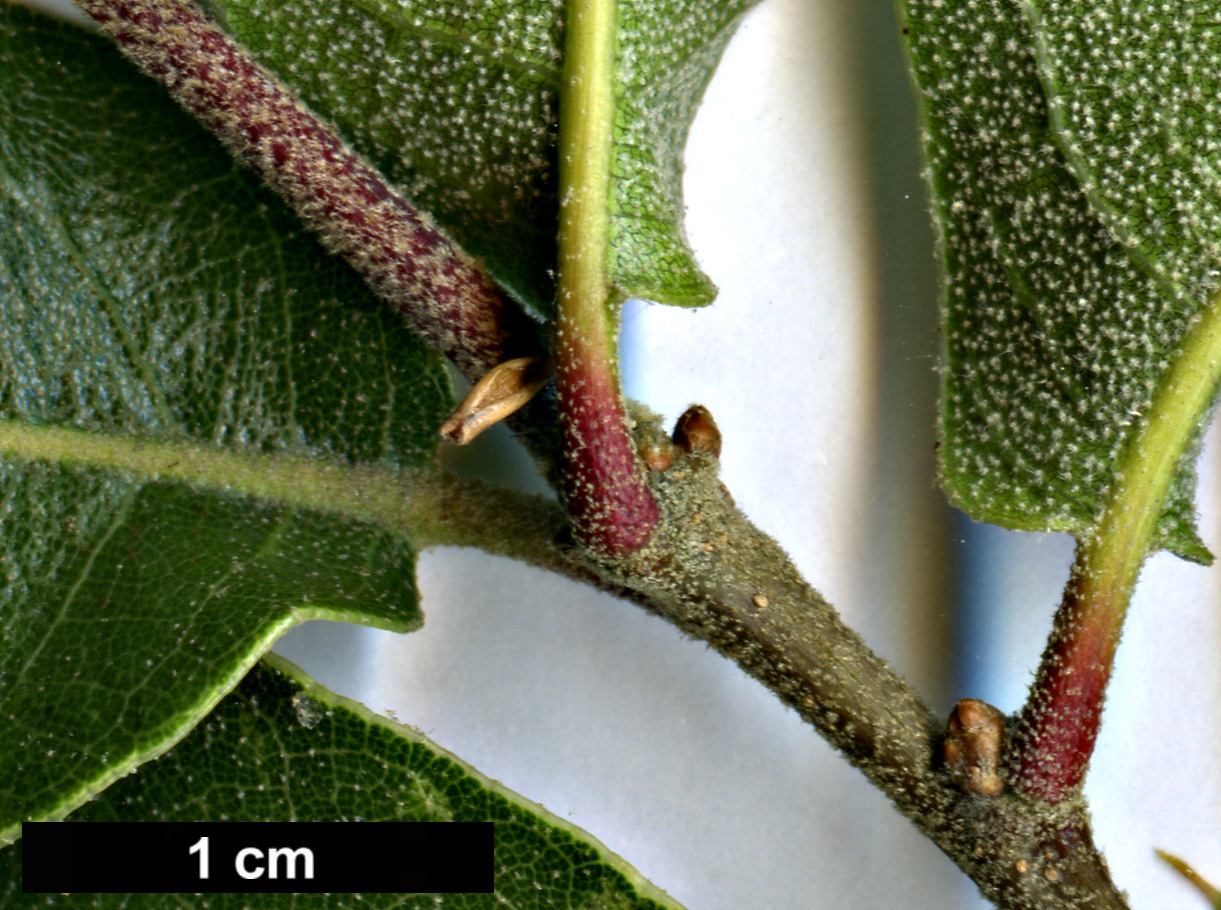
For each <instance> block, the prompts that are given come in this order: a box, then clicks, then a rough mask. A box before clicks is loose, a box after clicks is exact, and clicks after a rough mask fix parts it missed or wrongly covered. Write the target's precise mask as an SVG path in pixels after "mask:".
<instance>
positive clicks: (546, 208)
mask: <svg viewBox="0 0 1221 910" xmlns="http://www.w3.org/2000/svg"><path fill="white" fill-rule="evenodd" d="M755 2H756V0H637V2H632V3H624V4H622V5H621V7H620V11H619V16H620V37H619V67H618V71H617V81H618V85H617V90H618V93H619V109H618V115H617V119H616V124H615V164H614V175H615V179H614V182H613V187H612V198H611V199H610V200H609V205H610V210H611V215H612V244H611V246H612V248H611V279H612V281H613V282H614V284H615V285H616V286H617V288H618V290H619V291H620V292H622V293H623V294H624V295H626V296H632V297H644V298H646V299H650V300H655V301H658V302H661V303H672V304H679V305H683V306H698V305H702V304H705V303H709V302H710V301H711V300H712V299H713V297H714V296H715V293H716V289H715V288H714V287H713V285H712V284H711V283H710V282H709V280H708V279H707V278H706V277H705V276H704V274H703V273H702V272H701V271H700V270H699V268H698V266H696V264H695V261H694V257H693V255H692V253H691V251H690V249H689V247H688V245H687V238H686V233H685V230H684V228H683V215H684V209H683V204H682V150H683V146H684V144H685V142H686V138H687V131H688V128H689V126H690V124H691V120H692V118H693V117H694V115H695V108H696V106H697V104H698V102H699V99H700V97H701V96H702V95H703V91H704V87H705V86H706V85H707V83H708V80H709V79H710V78H711V76H712V72H713V69H714V68H715V67H716V64H717V61H718V60H719V59H720V55H721V52H722V50H723V49H724V47H725V44H726V43H727V42H728V40H729V37H730V35H731V34H732V33H733V31H734V29H735V27H736V26H737V23H738V21H739V20H740V19H741V17H742V15H743V14H744V13H745V12H746V10H747V9H749V8H750V7H751V6H752V5H753V4H754V3H755ZM211 5H212V7H213V9H215V10H216V11H217V12H218V15H219V16H220V18H221V19H222V21H223V22H224V23H225V24H226V25H227V26H228V27H229V28H230V29H231V30H232V31H233V32H234V34H236V35H237V36H238V37H239V38H240V39H241V40H242V41H243V42H244V43H245V44H246V45H247V46H248V47H249V48H250V49H251V50H252V51H253V52H254V53H255V54H256V55H257V56H259V57H260V58H261V59H263V60H264V62H266V63H267V64H268V65H269V66H271V67H272V68H273V69H275V70H276V71H277V72H279V73H280V74H281V75H282V76H283V77H284V78H285V79H287V80H288V81H289V82H290V83H291V84H292V85H293V86H294V87H295V88H297V90H298V91H299V92H300V93H301V95H302V97H303V98H304V99H305V100H306V101H307V102H308V103H309V104H310V105H311V106H312V107H314V108H315V109H316V110H318V111H320V112H321V113H323V114H325V115H326V116H328V117H330V118H331V119H332V120H334V121H335V122H336V124H337V125H338V126H339V128H340V129H341V130H342V131H343V132H344V134H345V135H347V136H348V137H349V138H350V139H351V140H352V141H353V142H354V143H355V145H356V146H357V147H358V148H359V149H360V150H361V151H363V152H364V153H365V154H367V155H369V156H370V157H371V158H372V159H373V160H374V161H375V162H377V164H378V165H379V166H380V167H381V168H382V169H383V170H384V171H385V172H386V173H387V174H388V175H389V176H390V177H391V179H393V180H395V181H397V182H398V183H399V184H401V185H402V186H403V187H404V188H405V189H406V191H407V193H408V195H410V196H411V197H413V198H414V199H416V200H417V201H418V202H419V204H420V205H421V206H422V207H423V208H425V209H427V210H428V211H429V212H431V213H432V214H433V215H435V216H436V217H437V219H438V220H439V221H440V222H441V223H442V224H443V225H445V227H446V228H447V229H448V230H449V231H450V232H452V234H453V236H454V238H455V239H456V240H457V241H458V242H459V243H461V244H462V245H463V246H464V247H466V248H467V249H469V250H470V251H471V252H472V253H474V254H475V255H477V256H479V257H480V258H482V259H483V260H484V261H485V263H486V264H487V266H488V268H489V269H490V271H491V272H492V273H493V274H494V275H495V276H496V278H497V279H498V280H499V281H500V282H501V283H502V284H504V285H505V286H506V287H508V288H509V289H510V290H511V291H512V292H513V293H514V294H515V295H516V296H518V297H519V298H520V299H522V300H523V301H524V302H526V303H527V304H528V305H529V306H530V307H531V308H532V309H533V310H534V311H535V312H536V313H537V314H539V315H541V316H545V315H546V314H548V313H549V312H550V308H551V303H552V299H553V296H554V288H553V285H552V279H551V275H550V270H551V269H552V268H554V265H555V235H556V216H557V211H558V203H557V200H556V161H555V147H554V139H555V128H556V109H557V92H558V87H559V74H560V61H561V52H562V40H563V22H562V16H563V9H564V4H563V2H562V0H478V2H472V0H458V2H454V0H404V2H398V0H363V2H356V0H326V2H317V0H286V2H277V3H265V2H251V0H211Z"/></svg>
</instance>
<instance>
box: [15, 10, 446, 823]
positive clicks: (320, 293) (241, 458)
mask: <svg viewBox="0 0 1221 910" xmlns="http://www.w3.org/2000/svg"><path fill="white" fill-rule="evenodd" d="M0 61H3V63H2V64H0V226H3V230H2V231H0V566H2V567H3V577H2V578H0V585H3V588H2V589H0V741H2V742H3V743H4V749H3V750H0V842H3V841H5V840H11V839H12V838H13V837H14V836H16V824H17V822H18V821H19V820H20V819H22V818H44V817H52V818H54V817H59V816H62V815H63V814H65V813H66V812H68V811H70V810H71V809H72V808H73V807H75V806H76V805H79V804H80V802H81V801H82V800H84V799H86V798H87V797H88V796H89V795H90V794H92V793H95V792H97V791H98V790H99V789H100V788H102V787H104V786H106V785H107V784H108V783H110V782H111V781H112V780H114V779H115V778H117V777H119V776H121V775H123V774H125V773H127V772H128V771H130V770H131V768H132V767H134V766H135V765H137V764H138V763H139V762H141V761H143V760H145V759H147V758H148V757H149V756H151V755H154V754H157V753H158V752H160V751H161V750H163V749H165V748H166V747H168V746H169V745H170V744H171V743H173V742H174V741H175V740H176V739H177V738H178V737H180V736H182V735H183V734H184V733H185V732H186V731H187V730H188V729H189V728H190V727H191V725H192V724H194V723H195V722H197V721H198V720H199V718H200V717H201V716H203V714H204V713H205V712H206V711H207V710H208V709H209V708H211V707H212V705H214V704H215V703H216V701H217V699H219V698H220V697H221V696H222V695H223V694H224V693H225V692H226V691H228V690H229V689H230V688H231V687H232V686H233V685H234V684H235V683H236V682H237V681H238V679H240V677H241V675H242V674H243V673H244V672H245V670H246V669H247V668H249V667H250V666H251V664H252V663H253V662H254V661H255V660H257V658H258V656H259V655H260V654H261V653H263V652H264V651H265V650H266V649H267V648H268V647H269V646H270V644H271V642H272V641H273V640H274V639H275V638H276V637H277V636H278V635H279V634H280V633H282V632H283V631H284V630H285V629H286V628H287V627H288V626H289V625H291V624H293V623H295V622H299V621H301V620H303V619H306V618H312V617H330V618H337V619H349V620H354V621H359V622H365V623H370V624H374V625H379V626H383V627H388V628H396V629H407V628H411V627H412V626H414V625H415V624H417V623H418V622H419V614H418V610H417V605H416V595H415V589H414V580H413V566H414V549H413V547H412V546H411V544H410V543H409V542H408V541H407V540H405V539H403V536H402V534H401V533H398V534H392V533H387V532H386V531H384V530H383V529H382V528H381V527H377V526H375V525H373V524H371V523H368V522H364V521H360V520H358V519H354V518H351V517H343V516H342V515H340V514H337V513H335V512H334V510H332V509H330V508H329V505H328V501H327V499H326V496H325V495H322V493H320V492H319V489H318V487H317V484H316V482H315V480H314V479H311V478H313V477H314V475H313V474H311V473H310V471H309V470H307V468H309V466H311V465H315V466H317V465H324V466H325V465H330V466H332V467H333V468H334V469H336V470H339V471H343V470H351V471H354V470H355V469H356V468H357V467H359V466H361V465H365V466H368V465H371V464H373V465H379V466H381V467H382V469H383V470H384V471H385V472H387V473H388V472H390V471H393V470H395V469H398V468H409V467H412V466H416V465H421V464H424V463H425V462H427V461H428V460H429V459H430V456H431V453H432V451H433V448H434V442H433V439H434V438H435V432H436V427H437V426H438V425H439V423H440V421H441V420H442V419H443V417H444V415H445V413H446V411H447V410H448V408H449V406H450V399H451V395H450V391H449V387H448V383H447V380H446V378H445V374H444V372H443V371H442V369H441V367H440V365H439V363H438V362H437V360H436V358H435V357H433V356H432V355H430V354H429V353H427V352H426V351H425V350H424V349H423V348H422V346H421V345H420V344H419V343H418V342H417V341H416V340H415V339H414V338H413V337H412V336H411V335H410V333H409V332H408V331H407V330H406V329H405V328H404V327H403V326H402V325H401V324H400V323H399V322H398V321H397V319H396V318H395V317H394V316H393V315H392V314H390V313H389V312H387V311H386V309H384V308H383V307H381V306H380V305H379V304H378V303H377V301H376V300H374V299H373V298H372V297H371V296H370V295H369V293H368V292H367V291H365V290H364V289H363V286H362V285H361V283H360V282H359V280H358V279H357V278H355V277H354V276H353V274H352V273H351V272H350V271H349V270H348V269H347V268H346V267H345V266H343V265H342V264H341V263H338V262H337V261H335V260H334V259H332V258H331V257H329V256H327V255H326V254H325V253H324V252H323V251H322V250H321V249H320V248H319V247H318V245H317V244H316V243H315V242H314V241H313V240H312V239H310V238H309V237H307V236H305V235H303V234H302V232H301V229H300V227H299V226H298V224H297V222H296V221H295V218H294V217H293V216H292V215H291V214H290V213H288V212H286V211H285V209H284V207H283V206H282V205H281V204H280V203H279V202H278V201H277V200H276V199H275V198H274V197H273V196H272V195H271V194H270V193H268V192H266V191H265V190H263V189H262V188H261V187H260V186H259V185H258V184H257V182H256V181H255V180H254V179H253V178H252V177H251V176H250V175H249V174H248V173H245V172H242V171H240V170H239V169H238V168H237V167H236V166H235V165H234V164H232V163H231V161H230V160H229V159H228V157H227V155H226V154H225V153H224V152H223V151H221V150H220V149H219V148H218V146H217V145H216V143H215V142H214V141H213V140H212V139H211V138H210V137H209V136H207V135H205V134H204V133H203V132H202V131H201V130H200V129H199V128H197V127H196V126H195V125H194V124H193V123H192V121H190V120H189V118H187V117H186V115H184V114H183V113H181V112H180V111H179V110H178V109H177V108H176V107H175V106H174V105H173V104H172V103H170V102H169V101H167V100H166V98H165V96H164V93H163V92H162V91H161V90H160V89H159V88H158V87H157V86H155V85H153V84H152V83H150V82H148V81H147V80H146V79H144V78H143V77H141V76H140V75H138V74H137V73H136V71H135V70H134V68H132V67H131V66H130V65H129V64H128V63H127V62H125V61H124V60H122V59H121V58H120V57H119V55H118V53H117V52H116V51H115V50H114V49H113V48H112V47H111V46H110V45H109V44H108V43H107V42H106V41H104V40H102V39H100V38H96V37H92V36H89V35H87V34H85V33H84V32H81V31H79V30H77V29H75V28H72V27H68V26H62V25H57V24H52V23H50V22H49V20H45V19H43V18H41V17H38V16H36V15H34V14H32V13H30V12H28V11H25V10H23V9H22V8H20V7H14V6H11V5H9V4H5V5H3V6H0ZM107 453H109V454H107ZM207 465H211V468H210V469H208V470H207V471H203V472H202V473H201V471H202V467H201V466H207ZM273 476H278V477H279V478H280V481H279V485H278V486H276V485H275V484H269V483H268V480H269V478H271V477H273ZM286 476H287V479H286ZM296 476H299V477H300V482H299V484H295V483H294V482H293V477H296ZM297 486H300V488H301V489H300V495H296V487H297ZM407 530H409V529H407Z"/></svg>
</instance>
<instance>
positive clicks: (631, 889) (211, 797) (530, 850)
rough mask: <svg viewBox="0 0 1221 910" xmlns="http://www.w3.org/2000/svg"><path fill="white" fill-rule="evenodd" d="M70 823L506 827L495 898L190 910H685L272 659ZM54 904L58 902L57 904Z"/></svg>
mask: <svg viewBox="0 0 1221 910" xmlns="http://www.w3.org/2000/svg"><path fill="white" fill-rule="evenodd" d="M218 767H220V768H222V769H223V770H222V772H221V774H220V775H219V777H218V775H217V768H218ZM188 792H189V793H190V794H191V795H190V797H189V798H185V799H184V798H183V794H184V793H188ZM72 820H73V821H81V822H96V821H107V822H114V821H125V822H132V821H264V820H271V821H348V822H357V821H364V822H378V821H439V822H445V821H494V822H495V823H496V835H495V838H496V840H495V864H496V878H495V893H493V894H468V895H461V894H455V895H400V894H363V895H346V894H329V895H321V894H295V895H294V894H267V895H251V894H243V895H231V894H201V895H191V896H190V899H189V903H187V904H186V905H187V906H190V907H192V908H222V907H290V906H291V907H298V908H299V907H315V906H316V907H328V908H329V907H335V908H344V907H370V908H378V907H405V908H417V907H418V908H425V907H429V908H431V907H444V908H453V910H466V908H483V907H486V908H492V907H499V906H511V907H519V908H545V907H546V908H568V910H578V908H590V910H593V908H599V910H601V908H620V910H661V908H673V910H681V908H679V907H678V905H677V904H675V903H674V902H673V901H671V900H670V899H669V898H668V897H667V896H665V895H664V894H662V893H661V892H659V891H658V890H657V889H656V888H654V887H652V886H651V885H649V884H648V883H647V882H645V881H643V880H642V879H641V878H640V875H639V873H638V872H636V871H635V870H634V869H632V868H631V867H630V866H628V865H627V864H626V863H625V862H624V861H623V860H621V859H620V858H619V857H617V856H615V855H614V854H612V853H610V852H609V851H607V849H606V848H605V847H603V846H602V845H601V844H598V843H597V842H596V841H592V840H591V839H590V838H589V836H588V835H587V834H585V833H584V832H581V831H578V830H576V829H575V828H573V826H572V825H570V824H568V823H567V822H564V821H563V820H561V819H558V818H556V817H554V816H551V815H549V814H548V813H547V812H545V811H544V810H543V809H541V808H539V807H538V806H534V805H532V804H530V803H528V802H526V801H525V800H523V799H522V798H521V797H519V796H517V795H516V794H514V793H511V792H509V791H508V790H506V789H505V788H504V787H502V786H501V785H499V784H497V783H495V782H494V781H490V780H488V779H487V778H485V777H483V776H481V775H479V774H478V773H477V772H475V771H474V770H472V769H471V768H469V767H467V766H466V765H464V764H463V763H462V762H460V761H459V760H458V759H456V758H454V757H453V756H452V755H450V754H448V753H447V752H445V751H444V750H442V749H440V748H439V747H437V746H436V745H434V744H433V743H431V742H429V741H428V740H427V739H425V738H424V737H423V736H422V735H421V734H420V733H418V732H416V731H414V730H410V729H408V728H406V727H402V726H399V725H398V724H395V723H392V722H390V721H388V720H386V719H385V718H382V717H378V716H376V715H374V714H372V713H370V712H369V710H368V709H367V708H365V707H364V706H362V705H359V704H357V703H355V702H352V701H349V700H348V699H346V698H341V697H339V696H337V695H334V694H332V693H331V692H328V691H326V690H325V689H323V688H322V687H320V686H318V685H317V684H315V683H314V682H313V681H312V680H310V679H309V678H308V677H306V676H305V675H304V674H303V673H302V672H301V671H300V670H298V669H297V668H296V667H294V666H293V665H292V664H290V663H288V662H287V661H285V660H283V659H280V658H276V657H274V656H269V657H267V658H265V660H264V662H263V664H261V665H259V666H257V667H256V668H255V669H254V670H252V671H251V673H250V675H249V676H247V678H246V679H245V680H244V681H243V682H242V683H241V685H240V686H239V687H238V689H237V690H236V691H235V692H233V693H232V694H231V695H229V696H228V697H227V698H226V699H225V700H224V701H223V702H222V703H221V704H220V705H219V706H218V708H217V710H216V711H215V712H214V713H213V714H212V715H211V716H210V717H209V718H208V719H207V720H206V721H204V722H203V723H202V724H200V726H199V727H198V728H197V729H196V730H195V731H193V732H192V733H191V735H190V736H188V737H187V738H186V739H185V740H183V742H182V743H181V744H180V745H179V746H178V747H177V748H175V749H174V750H173V751H172V752H170V753H168V754H167V755H165V756H163V757H162V758H160V759H157V760H156V761H154V762H150V763H148V764H147V765H145V766H144V767H143V768H141V769H140V771H139V772H138V773H137V774H134V775H132V776H131V777H129V778H127V779H125V780H123V781H120V782H119V783H117V784H115V785H114V786H113V787H111V788H110V789H109V790H108V791H107V792H106V793H105V794H104V795H103V796H102V797H101V798H99V799H98V800H96V801H94V802H92V803H90V804H89V805H88V806H85V807H84V808H83V809H81V810H80V811H78V812H77V813H75V814H74V815H73V816H72ZM21 846H22V845H21V842H18V843H17V844H15V845H14V846H13V847H11V848H9V849H8V850H6V851H3V852H0V881H3V882H5V883H7V894H6V893H4V892H0V908H9V907H17V906H23V905H22V904H21V900H22V898H21V897H20V896H19V895H18V894H17V889H18V887H19V881H20V873H19V871H18V870H19V869H20V857H21ZM90 898H91V900H92V902H91V904H90V905H91V906H96V907H124V908H131V910H134V908H141V907H150V908H152V907H163V906H168V905H170V904H169V903H168V902H167V899H166V896H165V895H160V894H156V895H148V894H98V895H90ZM44 899H46V900H47V902H48V903H49V904H50V905H54V903H55V901H54V899H53V896H51V895H46V896H45V898H44ZM76 899H77V900H78V901H79V900H80V897H79V896H78V897H76Z"/></svg>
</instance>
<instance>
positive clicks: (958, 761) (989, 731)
mask: <svg viewBox="0 0 1221 910" xmlns="http://www.w3.org/2000/svg"><path fill="white" fill-rule="evenodd" d="M1004 746H1005V716H1004V715H1003V714H1001V712H1000V711H998V710H997V709H996V708H994V707H992V706H991V705H990V704H988V703H987V702H982V701H980V700H979V699H977V698H963V699H960V700H959V702H958V704H956V705H954V710H952V711H951V712H950V718H949V721H948V722H947V723H946V737H945V743H944V744H943V745H942V753H941V754H942V756H943V758H944V759H945V767H946V770H948V771H949V772H950V777H951V779H952V780H953V781H954V783H955V784H957V785H958V786H959V787H961V788H962V789H963V790H965V791H966V792H967V793H976V794H978V795H980V796H999V795H1000V794H1001V793H1003V792H1005V779H1004V778H1003V777H1002V776H1001V757H1002V752H1003V750H1004Z"/></svg>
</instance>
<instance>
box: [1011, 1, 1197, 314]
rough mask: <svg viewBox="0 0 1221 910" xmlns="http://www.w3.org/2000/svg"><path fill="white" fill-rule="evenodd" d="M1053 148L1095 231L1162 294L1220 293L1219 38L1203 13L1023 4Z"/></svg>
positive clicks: (1183, 8) (1182, 8) (1165, 7)
mask: <svg viewBox="0 0 1221 910" xmlns="http://www.w3.org/2000/svg"><path fill="white" fill-rule="evenodd" d="M1028 11H1029V13H1030V15H1031V17H1032V30H1033V33H1034V35H1035V39H1036V42H1037V44H1036V49H1037V51H1038V56H1039V62H1040V73H1041V75H1042V77H1043V79H1044V83H1045V85H1046V87H1047V95H1048V98H1049V101H1050V104H1049V110H1050V113H1051V122H1052V125H1053V127H1054V128H1055V131H1056V139H1057V141H1058V142H1059V144H1060V147H1061V149H1062V150H1063V151H1064V153H1065V155H1066V157H1067V160H1068V162H1069V164H1070V166H1071V167H1072V169H1073V171H1074V173H1076V175H1077V177H1078V179H1079V181H1080V182H1081V185H1082V187H1084V189H1085V191H1086V193H1087V194H1088V196H1089V198H1090V201H1091V202H1092V203H1093V204H1094V207H1095V209H1096V210H1097V211H1098V213H1099V215H1100V217H1101V218H1102V220H1103V221H1104V222H1105V223H1106V224H1107V226H1108V227H1109V228H1110V229H1111V231H1112V232H1113V233H1114V234H1115V236H1116V237H1117V238H1119V239H1120V240H1121V241H1123V242H1124V243H1126V244H1128V245H1129V248H1130V249H1131V250H1132V252H1133V255H1134V258H1135V259H1136V261H1137V262H1138V263H1140V264H1141V265H1144V266H1145V267H1146V268H1148V269H1149V270H1150V271H1151V272H1152V273H1153V274H1154V275H1155V276H1156V277H1157V278H1158V279H1159V280H1161V281H1162V282H1164V283H1165V284H1166V286H1167V287H1168V288H1170V289H1171V293H1179V294H1182V295H1183V296H1184V297H1186V298H1188V299H1191V300H1196V301H1206V300H1208V299H1210V298H1211V297H1212V295H1213V294H1214V293H1215V291H1216V288H1217V285H1218V282H1219V281H1221V194H1219V192H1218V190H1219V189H1221V164H1219V163H1218V154H1219V153H1221V138H1219V137H1218V136H1217V134H1216V129H1217V118H1218V115H1219V114H1221V104H1219V103H1218V100H1217V99H1218V98H1219V97H1221V72H1218V69H1217V60H1218V59H1221V30H1219V29H1218V25H1219V24H1221V19H1219V18H1218V15H1217V11H1216V9H1215V8H1214V7H1213V6H1212V5H1211V4H1201V5H1200V6H1198V7H1193V6H1192V5H1191V4H1187V5H1184V4H1160V5H1157V4H1153V5H1136V4H1131V5H1129V4H1115V3H1100V2H1097V0H1072V2H1071V3H1065V2H1062V0H1032V2H1030V3H1028Z"/></svg>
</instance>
